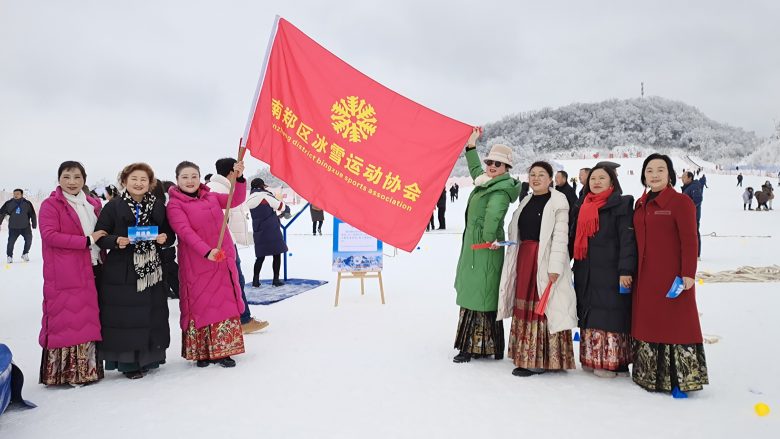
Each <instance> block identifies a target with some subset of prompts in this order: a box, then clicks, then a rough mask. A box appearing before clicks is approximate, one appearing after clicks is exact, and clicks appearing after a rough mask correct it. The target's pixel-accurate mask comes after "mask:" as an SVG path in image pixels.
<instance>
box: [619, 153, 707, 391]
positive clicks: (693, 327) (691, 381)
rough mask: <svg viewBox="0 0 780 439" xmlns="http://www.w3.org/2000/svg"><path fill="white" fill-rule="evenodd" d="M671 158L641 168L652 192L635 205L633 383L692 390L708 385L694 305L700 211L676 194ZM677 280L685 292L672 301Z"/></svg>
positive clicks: (653, 157) (647, 161)
mask: <svg viewBox="0 0 780 439" xmlns="http://www.w3.org/2000/svg"><path fill="white" fill-rule="evenodd" d="M675 182H676V177H675V172H674V168H673V166H672V160H671V159H670V158H669V157H668V156H665V155H661V154H651V155H650V156H648V157H647V159H645V162H644V164H643V165H642V184H643V185H644V186H645V187H647V188H649V189H650V190H649V191H648V192H646V193H645V194H644V195H643V196H642V198H640V199H639V201H637V203H636V210H635V211H634V230H635V233H636V241H637V249H638V272H637V282H636V290H635V293H634V295H633V296H634V297H633V300H634V301H633V315H632V325H631V335H632V336H633V337H634V339H635V347H634V348H635V349H634V367H633V379H634V382H635V383H637V384H638V385H640V386H641V387H643V388H644V389H646V390H650V391H661V392H672V391H673V390H674V389H675V388H677V390H678V391H682V392H688V391H693V390H701V389H702V388H703V386H704V385H705V384H709V381H708V378H707V364H706V361H705V358H704V345H703V344H702V335H701V326H700V325H699V311H698V309H697V307H696V287H695V286H694V284H695V282H694V277H695V276H696V254H697V249H698V241H697V237H696V207H695V206H694V205H693V202H692V201H691V199H690V198H688V197H687V196H685V195H683V194H681V193H679V192H677V191H676V190H674V187H673V186H674V184H675ZM676 277H680V279H681V280H682V282H683V291H682V292H681V293H680V295H679V296H677V297H676V298H668V297H667V293H668V292H669V291H670V288H671V287H672V284H673V283H674V281H675V278H676Z"/></svg>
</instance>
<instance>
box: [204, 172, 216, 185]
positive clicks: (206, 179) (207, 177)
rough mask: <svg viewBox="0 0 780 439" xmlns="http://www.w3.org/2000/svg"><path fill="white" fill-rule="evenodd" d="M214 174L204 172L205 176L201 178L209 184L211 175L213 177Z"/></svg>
mask: <svg viewBox="0 0 780 439" xmlns="http://www.w3.org/2000/svg"><path fill="white" fill-rule="evenodd" d="M213 176H214V174H206V176H205V177H204V178H203V180H204V181H205V182H206V184H209V182H211V177H213Z"/></svg>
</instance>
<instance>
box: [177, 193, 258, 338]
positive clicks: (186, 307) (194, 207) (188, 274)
mask: <svg viewBox="0 0 780 439" xmlns="http://www.w3.org/2000/svg"><path fill="white" fill-rule="evenodd" d="M168 195H169V196H170V200H169V201H168V207H167V215H168V222H169V223H170V225H171V228H173V231H174V232H176V235H177V236H178V237H179V251H178V257H179V283H180V285H181V286H180V291H179V294H180V299H179V307H180V309H181V319H180V321H179V323H180V325H181V329H182V330H186V329H187V327H188V326H189V322H190V320H193V321H195V327H196V328H198V329H200V328H203V327H205V326H207V325H210V324H212V323H217V322H221V321H223V320H227V319H229V318H233V317H238V316H239V315H241V313H242V312H243V311H244V302H243V300H241V285H240V284H239V282H238V271H237V270H236V251H235V247H234V246H233V240H232V239H231V238H230V233H225V239H224V241H223V242H222V250H223V251H224V252H225V256H226V258H225V259H224V260H222V261H220V262H214V261H210V260H208V259H207V258H206V255H207V254H208V253H209V251H210V250H211V249H213V248H216V246H217V241H218V240H219V230H220V228H221V227H222V220H223V218H224V217H225V216H224V213H223V211H222V209H224V208H225V207H226V206H227V198H228V195H227V194H217V193H214V192H211V191H210V190H209V188H208V187H206V185H201V186H200V189H199V190H198V197H190V196H188V195H186V194H184V193H182V192H181V191H180V190H179V188H178V187H176V186H173V187H171V188H170V189H169V190H168ZM245 199H246V183H236V191H235V195H234V196H233V202H232V203H231V207H235V206H238V205H240V204H241V203H243V202H244V200H245Z"/></svg>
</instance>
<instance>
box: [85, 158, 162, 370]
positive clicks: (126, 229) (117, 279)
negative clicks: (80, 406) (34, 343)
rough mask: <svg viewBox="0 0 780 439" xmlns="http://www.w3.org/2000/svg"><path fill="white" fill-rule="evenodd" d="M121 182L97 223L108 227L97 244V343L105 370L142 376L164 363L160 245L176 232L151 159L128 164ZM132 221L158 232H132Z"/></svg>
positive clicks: (97, 227) (99, 227) (102, 226)
mask: <svg viewBox="0 0 780 439" xmlns="http://www.w3.org/2000/svg"><path fill="white" fill-rule="evenodd" d="M119 182H120V184H121V186H122V188H123V191H122V192H120V195H119V196H118V197H116V198H114V199H112V200H111V201H109V202H108V204H106V206H105V207H104V208H103V210H102V211H101V212H100V217H98V221H97V225H96V226H95V229H96V230H102V231H104V232H106V236H104V237H102V238H100V239H98V240H97V245H98V246H99V247H100V248H102V249H103V250H107V251H108V257H107V258H106V263H105V265H104V269H103V274H102V277H101V282H100V287H99V289H98V290H99V293H100V294H99V296H98V297H99V304H100V323H101V326H102V328H101V329H102V336H103V341H102V342H101V343H100V344H99V346H98V347H99V349H100V357H101V359H103V360H105V368H106V370H118V371H119V372H122V373H123V374H124V375H125V377H127V378H129V379H139V378H143V377H144V374H146V373H147V372H148V371H149V370H151V369H156V368H158V367H159V366H160V365H161V364H164V363H165V350H166V349H168V346H169V345H170V341H171V339H170V336H171V331H170V328H169V326H168V302H167V292H166V290H167V287H166V285H165V283H164V282H163V271H162V258H161V257H160V249H161V247H163V246H166V245H172V244H173V242H174V240H175V236H174V234H173V232H172V230H171V229H170V227H169V226H168V221H167V218H166V215H165V199H164V198H163V199H159V198H157V197H156V196H154V193H153V189H154V185H155V184H156V182H157V180H155V178H154V171H153V170H152V168H151V167H150V166H149V165H148V164H146V163H133V164H130V165H128V166H125V168H124V169H123V170H122V172H121V173H120V174H119ZM134 227H157V229H158V230H157V231H158V235H157V236H156V237H155V238H154V239H152V240H141V239H139V238H138V237H137V236H135V235H134V234H132V233H131V231H132V229H131V228H134ZM131 235H132V239H131Z"/></svg>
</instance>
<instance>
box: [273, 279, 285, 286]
mask: <svg viewBox="0 0 780 439" xmlns="http://www.w3.org/2000/svg"><path fill="white" fill-rule="evenodd" d="M271 285H273V286H275V287H281V286H282V285H284V282H282V281H280V280H279V279H274V281H273V283H272V284H271Z"/></svg>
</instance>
